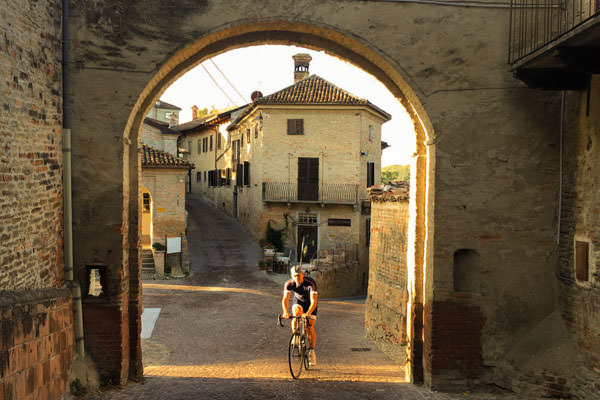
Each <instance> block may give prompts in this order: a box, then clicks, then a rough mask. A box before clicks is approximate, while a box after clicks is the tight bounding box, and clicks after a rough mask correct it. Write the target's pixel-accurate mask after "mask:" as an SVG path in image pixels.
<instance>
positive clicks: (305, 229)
mask: <svg viewBox="0 0 600 400" xmlns="http://www.w3.org/2000/svg"><path fill="white" fill-rule="evenodd" d="M318 238H319V227H318V226H314V225H298V244H297V246H298V261H300V255H302V262H309V261H310V260H311V259H313V258H315V257H316V256H317V249H318V246H317V245H318ZM303 239H304V248H305V249H306V252H305V253H302V243H303Z"/></svg>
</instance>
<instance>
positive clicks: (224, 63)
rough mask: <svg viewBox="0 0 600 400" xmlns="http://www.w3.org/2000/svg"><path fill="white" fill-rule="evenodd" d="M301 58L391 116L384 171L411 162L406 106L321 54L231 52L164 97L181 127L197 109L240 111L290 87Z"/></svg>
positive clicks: (264, 49) (268, 48)
mask: <svg viewBox="0 0 600 400" xmlns="http://www.w3.org/2000/svg"><path fill="white" fill-rule="evenodd" d="M297 53H308V54H310V55H311V57H312V61H311V63H310V69H309V72H310V74H311V75H312V74H316V75H319V76H320V77H322V78H324V79H326V80H328V81H329V82H331V83H333V84H334V85H336V86H338V87H340V88H342V89H344V90H346V91H348V92H350V93H352V94H354V95H355V96H358V97H360V98H363V99H367V100H369V101H370V102H371V103H373V104H374V105H376V106H377V107H379V108H381V109H383V110H385V111H386V112H387V113H388V114H391V115H392V119H391V120H390V121H388V122H386V123H385V124H383V125H382V138H381V139H382V140H383V141H385V142H387V143H388V144H390V145H391V147H389V148H387V149H386V150H384V151H383V152H382V160H381V165H382V166H387V165H393V164H408V163H409V162H410V157H411V156H412V153H413V151H414V150H413V149H414V145H415V139H414V137H415V133H414V128H413V125H412V122H411V120H410V117H409V116H408V114H407V112H406V110H405V109H404V107H403V106H402V105H401V104H400V102H398V100H396V98H395V97H394V96H393V95H392V94H391V93H390V91H389V90H388V89H387V88H386V87H385V86H384V85H383V84H382V83H381V82H379V81H378V80H377V79H376V78H375V77H373V76H372V75H370V74H368V73H366V72H365V71H363V70H362V69H360V68H358V67H355V66H354V65H352V64H350V63H348V62H346V61H343V60H341V59H339V58H336V57H332V56H329V55H327V54H325V52H323V51H315V50H309V49H305V48H301V47H296V46H281V45H262V46H251V47H245V48H241V49H236V50H231V51H228V52H226V53H223V54H219V55H218V56H215V57H213V58H212V59H210V60H206V61H204V62H203V63H202V64H200V65H198V66H196V67H195V68H193V69H192V70H190V71H189V72H187V73H186V74H185V75H183V76H182V77H181V78H179V79H178V80H177V81H176V82H175V83H173V84H172V85H171V86H170V87H168V88H167V90H166V91H165V92H164V93H163V94H162V96H161V97H160V98H161V100H164V101H166V102H167V103H171V104H173V105H176V106H178V107H180V108H181V109H182V110H181V112H180V113H179V123H183V122H187V121H189V120H191V119H192V112H191V107H192V106H193V105H197V106H198V107H199V108H200V109H202V108H204V107H206V108H208V109H210V108H211V107H212V106H214V107H215V108H217V109H223V108H225V107H229V106H232V105H235V106H241V105H244V104H247V103H249V102H250V94H251V93H252V92H253V91H255V90H260V91H261V92H262V93H263V95H265V96H267V95H269V94H271V93H274V92H276V91H278V90H281V89H283V88H285V87H287V86H290V85H292V84H293V83H294V61H293V59H292V55H294V54H297ZM219 87H220V88H219Z"/></svg>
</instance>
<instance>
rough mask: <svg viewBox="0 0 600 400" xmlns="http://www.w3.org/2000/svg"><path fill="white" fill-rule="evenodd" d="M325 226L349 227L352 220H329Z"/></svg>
mask: <svg viewBox="0 0 600 400" xmlns="http://www.w3.org/2000/svg"><path fill="white" fill-rule="evenodd" d="M327 225H329V226H350V225H352V220H350V219H349V218H329V219H327Z"/></svg>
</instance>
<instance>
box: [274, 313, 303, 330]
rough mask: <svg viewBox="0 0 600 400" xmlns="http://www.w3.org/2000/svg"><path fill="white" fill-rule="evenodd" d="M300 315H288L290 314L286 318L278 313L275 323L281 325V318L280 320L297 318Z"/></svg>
mask: <svg viewBox="0 0 600 400" xmlns="http://www.w3.org/2000/svg"><path fill="white" fill-rule="evenodd" d="M302 317H303V316H302V315H298V316H294V315H290V316H289V317H287V318H283V315H281V314H279V315H278V316H277V324H278V325H279V326H281V327H283V324H282V323H281V320H282V319H299V318H302Z"/></svg>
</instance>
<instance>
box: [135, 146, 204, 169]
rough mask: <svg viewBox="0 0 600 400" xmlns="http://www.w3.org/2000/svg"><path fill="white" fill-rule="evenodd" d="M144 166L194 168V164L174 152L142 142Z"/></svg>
mask: <svg viewBox="0 0 600 400" xmlns="http://www.w3.org/2000/svg"><path fill="white" fill-rule="evenodd" d="M142 149H143V155H142V167H146V168H188V169H189V168H194V165H193V164H191V163H190V162H188V161H185V160H184V159H182V158H179V157H175V156H174V155H173V154H170V153H167V152H164V151H162V150H159V149H156V148H154V147H151V146H148V145H145V144H142Z"/></svg>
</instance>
